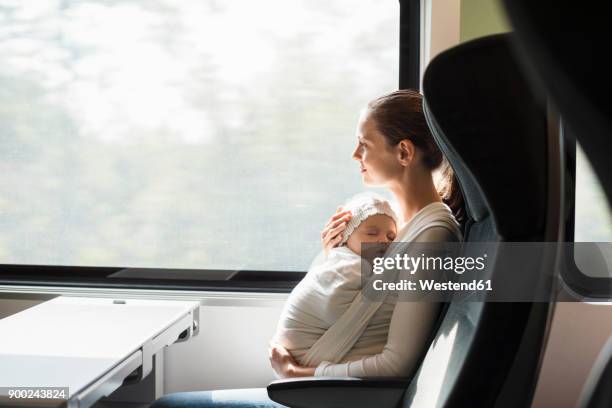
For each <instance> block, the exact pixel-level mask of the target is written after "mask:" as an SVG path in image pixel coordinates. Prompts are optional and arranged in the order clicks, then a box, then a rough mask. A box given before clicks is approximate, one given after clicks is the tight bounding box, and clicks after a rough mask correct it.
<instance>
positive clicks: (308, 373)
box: [289, 364, 315, 377]
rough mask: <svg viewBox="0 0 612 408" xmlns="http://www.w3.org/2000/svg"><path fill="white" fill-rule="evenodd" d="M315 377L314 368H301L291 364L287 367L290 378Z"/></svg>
mask: <svg viewBox="0 0 612 408" xmlns="http://www.w3.org/2000/svg"><path fill="white" fill-rule="evenodd" d="M314 375H315V367H302V366H299V365H294V364H292V365H291V367H289V376H290V377H313V376H314Z"/></svg>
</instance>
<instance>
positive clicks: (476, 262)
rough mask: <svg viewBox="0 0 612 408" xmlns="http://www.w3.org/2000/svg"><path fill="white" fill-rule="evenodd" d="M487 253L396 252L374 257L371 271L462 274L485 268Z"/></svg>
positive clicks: (377, 273)
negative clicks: (413, 253) (441, 254)
mask: <svg viewBox="0 0 612 408" xmlns="http://www.w3.org/2000/svg"><path fill="white" fill-rule="evenodd" d="M486 259H487V254H484V255H482V256H478V257H471V256H458V257H453V256H445V257H442V256H426V255H425V254H421V255H420V256H416V257H415V256H410V255H408V254H403V255H401V254H396V255H395V256H394V257H376V258H374V259H373V262H372V272H373V273H374V274H376V275H380V274H382V273H384V272H385V271H387V270H396V271H406V272H409V273H410V274H411V275H414V274H415V273H416V272H417V271H453V272H455V273H456V274H459V275H461V274H463V273H464V272H465V271H482V270H483V269H485V267H486V265H485V261H486Z"/></svg>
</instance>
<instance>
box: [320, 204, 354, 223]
mask: <svg viewBox="0 0 612 408" xmlns="http://www.w3.org/2000/svg"><path fill="white" fill-rule="evenodd" d="M338 208H341V207H338ZM350 214H351V212H350V211H348V210H347V211H340V212H336V213H335V214H334V215H332V216H331V218H330V219H329V221H327V224H325V226H326V227H327V226H328V225H330V224H332V223H334V222H335V221H337V220H339V219H340V218H343V217H345V216H346V215H349V216H350Z"/></svg>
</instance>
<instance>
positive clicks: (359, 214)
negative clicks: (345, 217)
mask: <svg viewBox="0 0 612 408" xmlns="http://www.w3.org/2000/svg"><path fill="white" fill-rule="evenodd" d="M342 209H343V210H344V211H347V210H349V211H350V212H351V214H352V215H353V216H352V217H351V219H350V220H349V222H348V223H347V224H346V229H345V230H344V231H342V242H340V245H344V243H345V242H346V241H347V240H348V239H349V236H350V235H351V234H352V233H353V231H355V228H357V227H358V226H359V224H361V223H362V222H363V221H365V220H366V219H367V218H368V217H371V216H372V215H376V214H384V215H388V216H389V217H391V218H393V221H395V222H397V216H396V215H395V211H393V208H392V207H391V204H390V203H389V201H387V200H385V199H384V198H383V197H381V196H379V195H378V194H374V193H371V192H368V193H361V194H358V195H356V196H354V197H352V198H351V199H350V200H349V201H347V202H346V204H344V205H343V206H342Z"/></svg>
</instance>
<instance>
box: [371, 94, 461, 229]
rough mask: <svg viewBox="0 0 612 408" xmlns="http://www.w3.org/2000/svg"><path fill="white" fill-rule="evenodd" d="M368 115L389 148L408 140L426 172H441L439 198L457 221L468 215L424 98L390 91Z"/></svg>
mask: <svg viewBox="0 0 612 408" xmlns="http://www.w3.org/2000/svg"><path fill="white" fill-rule="evenodd" d="M368 113H369V115H370V117H371V118H373V119H374V123H375V124H376V127H377V129H378V130H379V131H380V132H381V133H382V134H383V136H384V137H385V140H386V141H387V143H388V144H389V146H396V145H397V144H398V143H399V142H400V141H402V140H405V139H408V140H410V141H411V142H412V143H413V144H414V145H415V147H416V148H417V149H419V150H420V152H421V154H422V158H423V165H425V166H426V168H427V169H429V170H431V171H434V170H436V169H440V175H441V179H440V180H439V181H438V183H437V189H438V192H439V194H440V197H441V198H442V200H443V201H444V203H446V205H448V206H449V207H450V208H451V210H452V211H453V214H454V215H455V218H456V219H457V220H458V221H462V219H463V217H464V215H465V209H464V204H463V195H462V194H461V190H460V189H459V184H458V182H457V178H456V177H455V174H454V172H453V169H452V168H451V166H450V165H449V164H448V161H447V160H446V158H445V157H444V155H443V154H442V151H441V150H440V148H439V147H438V145H437V144H436V141H435V140H434V138H433V135H432V134H431V131H430V130H429V126H428V125H427V121H426V120H425V114H424V113H423V96H422V95H421V94H420V93H418V92H417V91H415V90H412V89H404V90H399V91H395V92H391V93H389V94H386V95H383V96H381V97H379V98H376V99H374V100H373V101H371V102H370V103H369V104H368Z"/></svg>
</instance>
